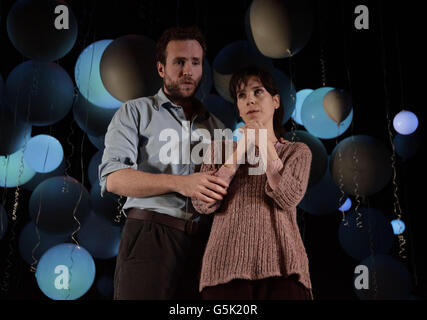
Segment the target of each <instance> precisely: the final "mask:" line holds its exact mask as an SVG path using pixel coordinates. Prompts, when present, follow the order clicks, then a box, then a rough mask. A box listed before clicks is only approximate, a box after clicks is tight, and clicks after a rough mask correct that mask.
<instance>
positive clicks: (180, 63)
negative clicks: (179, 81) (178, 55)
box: [176, 60, 184, 65]
mask: <svg viewBox="0 0 427 320" xmlns="http://www.w3.org/2000/svg"><path fill="white" fill-rule="evenodd" d="M176 64H179V65H183V64H184V61H182V60H179V61H177V62H176Z"/></svg>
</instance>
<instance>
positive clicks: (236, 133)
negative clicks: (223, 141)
mask: <svg viewBox="0 0 427 320" xmlns="http://www.w3.org/2000/svg"><path fill="white" fill-rule="evenodd" d="M244 125H245V123H244V122H239V123H238V124H236V127H235V129H234V131H233V140H234V141H239V140H240V138H241V137H242V134H241V133H240V131H239V128H240V127H242V126H244Z"/></svg>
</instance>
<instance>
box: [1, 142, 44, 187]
mask: <svg viewBox="0 0 427 320" xmlns="http://www.w3.org/2000/svg"><path fill="white" fill-rule="evenodd" d="M35 174H36V172H35V171H34V170H33V169H31V167H30V166H29V165H28V164H27V162H26V161H25V159H24V149H21V150H18V151H17V152H15V153H12V154H10V155H8V156H6V157H4V156H0V187H6V188H15V187H17V186H18V185H19V186H20V185H23V184H25V183H27V182H28V181H30V180H31V179H32V178H33V177H34V175H35Z"/></svg>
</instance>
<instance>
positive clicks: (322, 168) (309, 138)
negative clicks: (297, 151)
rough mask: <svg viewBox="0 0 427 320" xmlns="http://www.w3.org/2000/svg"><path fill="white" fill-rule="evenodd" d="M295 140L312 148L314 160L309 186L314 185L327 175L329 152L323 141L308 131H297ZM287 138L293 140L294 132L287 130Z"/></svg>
mask: <svg viewBox="0 0 427 320" xmlns="http://www.w3.org/2000/svg"><path fill="white" fill-rule="evenodd" d="M295 138H296V139H295V142H303V143H305V144H306V145H307V146H308V147H309V148H310V150H311V155H312V160H311V167H310V177H309V179H308V187H311V186H313V185H314V184H316V183H317V182H319V181H320V179H322V177H323V176H324V175H325V172H326V169H327V166H328V153H327V151H326V148H325V146H324V145H323V143H322V142H321V141H320V140H319V139H317V138H316V137H314V136H313V135H311V134H310V133H308V132H306V131H301V130H296V131H295ZM285 139H287V140H289V141H292V133H291V132H286V133H285Z"/></svg>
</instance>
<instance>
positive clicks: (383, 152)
mask: <svg viewBox="0 0 427 320" xmlns="http://www.w3.org/2000/svg"><path fill="white" fill-rule="evenodd" d="M390 158H391V152H390V151H389V150H388V149H387V148H386V146H385V145H384V144H383V143H382V142H381V141H379V140H377V139H375V138H372V137H369V136H365V135H359V136H351V137H348V138H346V139H344V140H342V141H341V142H340V143H339V144H338V145H337V146H336V147H335V148H334V150H333V151H332V154H331V163H330V166H331V173H332V178H333V179H334V181H335V183H337V184H339V181H340V179H342V184H343V189H344V192H345V193H347V194H351V195H354V196H355V195H361V196H369V195H372V194H374V193H376V192H378V191H380V190H382V189H383V188H384V187H385V186H386V185H387V183H388V182H389V180H390V178H391V175H392V167H391V159H390Z"/></svg>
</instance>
